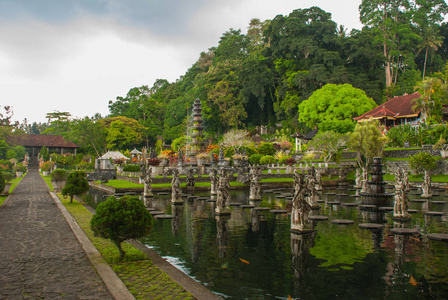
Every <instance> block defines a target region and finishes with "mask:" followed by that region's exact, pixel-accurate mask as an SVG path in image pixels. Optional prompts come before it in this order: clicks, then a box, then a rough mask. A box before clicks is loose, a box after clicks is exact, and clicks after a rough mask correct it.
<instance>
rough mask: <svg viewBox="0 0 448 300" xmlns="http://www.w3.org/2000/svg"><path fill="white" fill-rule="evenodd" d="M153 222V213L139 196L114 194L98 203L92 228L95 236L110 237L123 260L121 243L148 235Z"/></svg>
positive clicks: (91, 222) (92, 220)
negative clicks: (120, 196) (115, 195)
mask: <svg viewBox="0 0 448 300" xmlns="http://www.w3.org/2000/svg"><path fill="white" fill-rule="evenodd" d="M152 222H153V220H152V216H151V214H150V213H149V212H148V210H147V209H146V207H145V205H144V204H143V202H142V201H141V200H140V199H138V197H132V196H128V195H126V196H124V197H122V198H120V199H117V198H115V197H114V196H112V197H109V198H108V199H107V200H106V201H105V202H102V203H100V204H99V205H98V207H97V209H96V214H95V215H94V216H93V217H92V219H91V220H90V228H91V229H92V231H93V234H94V235H95V236H98V237H102V238H105V239H110V240H111V241H112V242H113V243H114V244H115V246H117V248H118V251H119V252H120V260H122V259H123V257H124V255H125V252H124V251H123V249H122V247H121V243H122V242H124V241H125V240H128V239H136V238H140V237H143V236H145V235H147V234H148V233H149V231H150V230H151V227H152Z"/></svg>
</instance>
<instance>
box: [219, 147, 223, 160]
mask: <svg viewBox="0 0 448 300" xmlns="http://www.w3.org/2000/svg"><path fill="white" fill-rule="evenodd" d="M219 160H224V149H222V148H219Z"/></svg>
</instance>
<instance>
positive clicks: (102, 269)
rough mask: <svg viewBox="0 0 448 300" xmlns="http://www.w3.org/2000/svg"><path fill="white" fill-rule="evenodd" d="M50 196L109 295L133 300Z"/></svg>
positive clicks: (79, 229) (90, 243)
mask: <svg viewBox="0 0 448 300" xmlns="http://www.w3.org/2000/svg"><path fill="white" fill-rule="evenodd" d="M50 195H51V197H52V198H53V200H54V202H55V203H56V205H57V206H58V208H59V210H60V211H61V213H62V214H63V215H64V218H65V220H66V221H67V223H68V225H69V226H70V228H71V230H72V231H73V234H74V235H75V236H76V238H77V239H78V241H79V243H80V244H81V246H82V248H83V249H84V251H85V253H86V255H87V257H88V258H89V260H90V262H91V263H92V265H93V267H94V268H95V269H96V271H97V272H98V274H99V275H100V277H101V279H102V280H103V282H104V284H105V285H106V287H107V289H108V290H109V292H110V294H111V295H112V296H113V297H114V298H115V299H117V300H135V297H134V296H133V295H132V294H131V293H130V292H129V290H128V289H127V287H126V285H125V284H124V283H123V282H122V281H121V280H120V278H118V276H117V274H115V272H114V271H113V270H112V268H111V267H110V266H109V265H108V263H107V262H106V261H105V260H104V258H103V257H102V256H101V254H100V253H99V252H98V250H97V249H96V248H95V247H94V246H93V244H92V242H91V241H90V240H89V238H88V237H87V236H86V234H85V233H84V231H83V230H82V229H81V227H79V225H78V223H77V222H76V221H75V220H74V219H73V217H72V216H71V215H70V213H69V212H68V210H67V209H66V208H65V206H64V205H63V204H62V202H61V201H60V200H59V198H58V196H57V195H56V194H55V193H53V192H50ZM5 202H6V200H5Z"/></svg>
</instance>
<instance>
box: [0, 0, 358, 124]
mask: <svg viewBox="0 0 448 300" xmlns="http://www.w3.org/2000/svg"><path fill="white" fill-rule="evenodd" d="M360 2H361V0H345V1H332V0H314V1H291V0H277V1H261V0H231V1H225V2H223V1H218V0H213V1H206V0H200V1H199V0H198V1H196V0H195V1H180V2H179V1H176V0H167V1H162V0H154V1H139V0H133V1H130V2H126V5H123V2H121V1H117V0H108V1H96V2H95V1H91V0H85V1H81V0H80V1H61V2H52V3H53V5H55V6H54V7H53V6H52V7H49V4H48V3H49V2H42V3H43V4H42V5H36V3H34V2H33V1H26V0H18V1H12V2H11V1H6V2H5V1H3V2H2V1H0V39H1V40H2V43H0V99H1V101H0V105H12V106H13V109H14V112H15V118H16V119H17V120H20V121H21V120H23V119H24V118H25V117H26V118H28V119H29V120H31V121H45V114H46V113H48V112H52V111H54V110H58V111H69V112H71V113H72V115H74V116H79V117H83V116H86V115H88V116H92V115H94V114H95V113H96V112H99V113H101V114H103V115H105V114H107V112H108V109H107V105H108V101H109V100H114V99H115V98H116V97H117V96H124V95H126V93H127V91H128V90H129V89H131V88H132V87H135V86H140V85H144V84H145V85H150V86H151V85H152V84H153V82H154V81H155V80H156V79H158V78H164V79H167V80H168V81H171V82H172V81H175V80H176V79H178V78H179V77H180V76H181V75H183V74H184V73H185V72H186V71H187V69H188V68H189V67H191V65H192V64H193V63H194V62H195V61H196V60H197V59H198V57H199V54H200V52H201V51H206V50H207V49H208V48H210V47H213V46H217V45H218V41H219V39H220V37H221V36H222V34H223V33H224V32H225V31H227V30H229V29H230V28H234V29H239V28H241V29H242V31H243V32H245V31H246V29H247V26H248V24H249V21H250V19H252V18H259V19H261V20H266V19H273V18H274V17H275V16H276V15H277V14H283V15H288V14H289V13H291V12H292V10H294V9H298V8H307V7H310V6H313V5H315V6H319V7H321V8H322V9H324V10H326V11H327V12H331V13H332V15H333V20H335V21H336V22H337V23H342V24H344V25H346V26H347V27H349V28H351V27H358V28H360V26H356V25H353V24H356V23H357V22H358V21H357V20H358V12H357V9H358V5H359V4H360ZM5 3H6V4H5ZM33 3H34V4H33ZM55 3H57V4H55ZM92 3H93V4H92ZM5 9H8V10H7V11H8V12H9V13H8V14H6V13H5ZM1 11H3V13H2V12H1ZM346 22H347V23H346ZM349 22H351V23H349ZM358 23H359V22H358Z"/></svg>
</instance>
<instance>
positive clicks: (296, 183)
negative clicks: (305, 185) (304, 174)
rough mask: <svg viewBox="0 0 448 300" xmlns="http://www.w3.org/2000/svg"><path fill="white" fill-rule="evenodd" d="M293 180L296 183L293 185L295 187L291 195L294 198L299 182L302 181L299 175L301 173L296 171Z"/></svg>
mask: <svg viewBox="0 0 448 300" xmlns="http://www.w3.org/2000/svg"><path fill="white" fill-rule="evenodd" d="M293 180H294V183H293V186H292V189H291V194H292V195H293V196H294V195H295V193H296V187H297V185H298V184H299V181H300V175H299V172H298V171H297V170H294V173H293Z"/></svg>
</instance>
